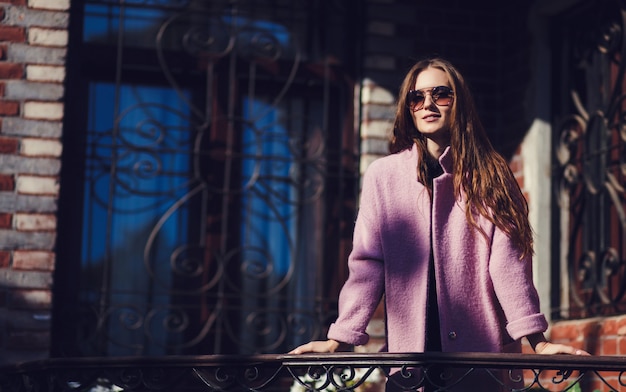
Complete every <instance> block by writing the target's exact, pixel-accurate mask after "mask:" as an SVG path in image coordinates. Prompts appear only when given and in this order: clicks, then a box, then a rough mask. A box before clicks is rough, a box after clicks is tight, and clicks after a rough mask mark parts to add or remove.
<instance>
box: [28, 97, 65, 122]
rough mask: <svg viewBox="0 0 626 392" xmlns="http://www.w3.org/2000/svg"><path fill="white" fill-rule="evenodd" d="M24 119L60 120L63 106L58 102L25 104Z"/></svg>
mask: <svg viewBox="0 0 626 392" xmlns="http://www.w3.org/2000/svg"><path fill="white" fill-rule="evenodd" d="M24 117H25V118H29V119H36V120H61V119H62V118H63V104H62V103H60V102H38V101H30V102H26V103H25V104H24Z"/></svg>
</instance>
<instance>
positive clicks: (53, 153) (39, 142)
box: [21, 138, 63, 158]
mask: <svg viewBox="0 0 626 392" xmlns="http://www.w3.org/2000/svg"><path fill="white" fill-rule="evenodd" d="M62 151H63V145H62V144H61V142H60V141H58V140H47V139H34V138H25V139H22V148H21V153H22V154H23V155H25V156H40V157H57V158H58V157H60V156H61V152H62Z"/></svg>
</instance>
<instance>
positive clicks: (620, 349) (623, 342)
mask: <svg viewBox="0 0 626 392" xmlns="http://www.w3.org/2000/svg"><path fill="white" fill-rule="evenodd" d="M617 355H626V338H622V337H620V338H617Z"/></svg>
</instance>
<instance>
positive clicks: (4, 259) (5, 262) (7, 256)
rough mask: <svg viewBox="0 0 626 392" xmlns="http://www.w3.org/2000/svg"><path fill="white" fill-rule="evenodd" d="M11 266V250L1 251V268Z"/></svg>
mask: <svg viewBox="0 0 626 392" xmlns="http://www.w3.org/2000/svg"><path fill="white" fill-rule="evenodd" d="M10 266H11V252H8V251H6V250H2V251H0V268H9V267H10Z"/></svg>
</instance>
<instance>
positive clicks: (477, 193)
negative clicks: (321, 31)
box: [390, 58, 533, 258]
mask: <svg viewBox="0 0 626 392" xmlns="http://www.w3.org/2000/svg"><path fill="white" fill-rule="evenodd" d="M427 68H437V69H440V70H442V71H443V72H445V73H446V74H447V75H448V80H449V82H450V87H451V88H452V90H453V91H454V101H453V102H452V107H451V110H450V114H451V118H450V119H451V121H450V153H451V155H452V161H453V168H454V169H453V175H454V193H455V197H460V196H461V194H463V195H464V196H465V197H466V199H467V205H468V208H467V210H466V217H467V221H468V222H469V223H470V224H471V225H472V226H474V227H476V229H477V230H478V231H479V232H481V233H482V234H483V236H485V238H486V239H487V238H488V237H487V233H485V232H484V231H483V229H482V228H481V227H480V226H479V225H478V224H477V223H476V220H475V218H474V216H475V214H480V215H482V216H484V217H485V218H487V219H488V220H489V221H491V222H492V223H493V224H495V225H496V226H497V227H498V228H499V229H500V230H502V231H504V232H505V233H506V234H507V235H508V236H509V238H510V239H511V240H512V241H513V243H514V244H515V245H516V246H517V248H518V249H519V250H520V251H521V256H520V257H521V258H524V257H526V256H529V255H532V253H533V235H532V230H531V227H530V223H529V221H528V203H527V201H526V199H525V198H524V195H523V194H522V191H521V189H520V187H519V185H518V183H517V181H516V180H515V177H514V176H513V173H512V172H511V169H510V167H509V165H508V164H507V162H506V161H505V159H504V158H503V157H502V156H501V155H500V154H498V153H497V152H496V151H495V150H494V148H493V146H492V145H491V142H490V141H489V139H488V137H487V134H486V132H485V130H484V128H483V126H482V123H481V121H480V118H479V117H478V114H477V112H476V106H475V104H474V99H473V98H472V95H471V93H470V91H469V88H468V86H467V83H466V82H465V80H464V78H463V76H462V75H461V74H460V73H459V71H458V70H457V69H456V68H455V67H454V66H453V65H452V64H450V63H449V62H448V61H446V60H444V59H441V58H430V59H425V60H422V61H419V62H418V63H416V64H415V65H414V66H413V67H412V68H411V70H410V71H409V72H408V73H407V75H406V77H405V78H404V81H403V82H402V85H401V87H400V92H399V98H398V102H397V109H396V118H395V121H394V127H393V138H392V140H391V143H390V151H391V153H397V152H400V151H403V150H405V149H408V148H411V147H412V146H413V144H415V145H416V146H417V149H418V151H419V161H418V175H419V178H420V179H421V181H422V182H423V183H424V184H425V185H426V186H429V185H428V184H430V183H431V181H432V178H431V174H430V173H429V172H428V166H427V165H426V157H427V155H428V150H427V148H426V138H425V137H424V135H422V134H421V133H420V132H419V130H418V129H417V128H416V127H415V123H414V121H413V117H412V114H411V111H410V110H409V108H408V106H407V104H406V97H407V94H408V92H409V90H411V89H413V87H414V86H415V81H416V79H417V75H418V74H419V73H420V72H422V71H424V70H425V69H427ZM430 191H431V189H430V188H429V192H430Z"/></svg>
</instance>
